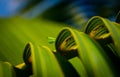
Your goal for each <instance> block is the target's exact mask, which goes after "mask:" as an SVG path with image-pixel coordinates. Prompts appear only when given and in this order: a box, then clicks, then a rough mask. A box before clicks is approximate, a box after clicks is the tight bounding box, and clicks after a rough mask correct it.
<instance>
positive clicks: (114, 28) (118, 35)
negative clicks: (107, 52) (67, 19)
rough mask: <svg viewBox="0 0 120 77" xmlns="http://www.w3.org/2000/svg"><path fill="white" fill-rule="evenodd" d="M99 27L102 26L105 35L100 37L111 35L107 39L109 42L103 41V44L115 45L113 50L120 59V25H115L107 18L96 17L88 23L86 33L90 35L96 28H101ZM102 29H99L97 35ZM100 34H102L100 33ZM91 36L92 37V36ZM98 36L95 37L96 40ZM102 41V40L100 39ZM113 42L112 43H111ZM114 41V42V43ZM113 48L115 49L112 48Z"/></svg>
mask: <svg viewBox="0 0 120 77" xmlns="http://www.w3.org/2000/svg"><path fill="white" fill-rule="evenodd" d="M99 25H102V28H104V29H103V31H104V32H103V33H102V34H100V35H99V37H100V36H102V35H103V34H105V33H109V34H110V35H109V36H110V37H106V39H107V40H105V41H103V42H107V41H108V43H107V44H109V43H113V45H114V46H115V47H114V49H113V50H115V51H113V53H115V54H116V55H118V56H119V57H120V40H119V39H120V24H117V23H115V22H114V23H113V22H111V21H109V20H107V19H105V18H102V17H99V16H95V17H93V18H91V19H90V20H89V21H88V23H87V24H86V27H85V33H87V34H89V35H90V33H91V32H92V31H94V28H96V27H100V26H99ZM102 28H98V29H97V30H96V31H95V32H96V33H97V32H98V31H99V30H101V29H102ZM98 33H100V32H98ZM90 36H91V35H90ZM95 37H96V35H94V36H93V38H94V39H96V38H95ZM100 40H102V38H101V39H100ZM109 40H111V41H109ZM112 41H113V42H112ZM110 48H113V47H110Z"/></svg>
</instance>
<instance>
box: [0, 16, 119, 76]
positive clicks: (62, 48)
mask: <svg viewBox="0 0 120 77" xmlns="http://www.w3.org/2000/svg"><path fill="white" fill-rule="evenodd" d="M1 21H2V20H1ZM11 21H12V22H11ZM20 21H23V20H21V19H19V20H18V21H17V20H15V19H10V20H6V22H9V24H12V25H15V26H12V28H11V26H6V25H9V24H8V23H4V22H1V23H3V24H2V25H5V27H2V29H1V31H0V32H1V33H0V34H1V35H0V37H1V38H0V41H1V43H2V44H3V46H2V44H1V47H0V60H1V62H0V77H80V76H81V77H119V76H120V75H119V73H120V72H119V69H120V66H119V65H120V40H119V39H120V34H119V33H120V24H119V22H118V19H117V22H112V21H110V20H108V19H105V18H102V17H99V16H95V17H93V18H91V19H90V20H89V21H88V22H87V24H86V25H85V27H84V29H82V30H84V31H83V32H80V31H78V30H75V29H72V28H69V27H64V28H63V26H59V27H58V26H56V24H60V23H51V22H48V24H46V23H45V22H46V21H47V20H44V21H42V20H41V22H39V21H38V20H34V21H33V20H32V21H31V20H28V21H23V22H24V24H22V26H20V25H21V22H20ZM39 23H40V24H42V26H41V25H40V26H39ZM17 24H19V26H16V25H17ZM28 24H29V26H28ZM33 24H35V25H34V26H32V25H33ZM26 25H27V26H26ZM43 25H49V26H47V28H46V26H43ZM53 25H54V26H53ZM61 25H63V24H61ZM61 28H62V30H61V31H60V32H58V30H60V29H61ZM39 29H40V30H39ZM5 30H6V31H5ZM41 32H42V33H41ZM8 33H9V34H10V35H8ZM58 33H59V34H58ZM57 34H58V35H57ZM56 36H57V37H56ZM11 37H12V38H11ZM8 39H9V40H8ZM24 45H25V47H23V46H24ZM5 47H6V48H5ZM12 47H13V48H14V49H13V48H12ZM22 48H24V50H22ZM2 51H4V52H2ZM12 51H13V52H12ZM21 51H22V52H21ZM22 54H23V56H21V55H22ZM13 55H14V56H13ZM18 56H19V57H18ZM21 59H23V60H21ZM3 61H9V62H10V63H11V64H12V65H11V64H10V63H6V62H3ZM6 73H7V74H6Z"/></svg>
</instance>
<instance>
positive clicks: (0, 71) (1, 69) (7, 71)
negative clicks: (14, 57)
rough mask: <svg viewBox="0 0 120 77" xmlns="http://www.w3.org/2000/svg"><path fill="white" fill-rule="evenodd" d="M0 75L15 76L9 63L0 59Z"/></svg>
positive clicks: (5, 76) (2, 76)
mask: <svg viewBox="0 0 120 77" xmlns="http://www.w3.org/2000/svg"><path fill="white" fill-rule="evenodd" d="M0 77H16V74H15V71H14V69H13V67H12V65H11V64H10V63H8V62H2V61H0Z"/></svg>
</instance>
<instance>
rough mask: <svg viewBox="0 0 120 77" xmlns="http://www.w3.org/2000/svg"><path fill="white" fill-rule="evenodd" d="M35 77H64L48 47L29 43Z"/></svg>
mask: <svg viewBox="0 0 120 77" xmlns="http://www.w3.org/2000/svg"><path fill="white" fill-rule="evenodd" d="M29 44H30V45H29V46H30V48H31V54H32V65H33V76H34V77H48V76H50V77H58V76H59V77H64V74H63V72H62V70H61V68H60V66H59V64H58V62H57V59H56V57H55V56H54V54H53V53H52V52H51V51H50V49H49V48H47V47H46V46H38V45H35V44H32V43H29Z"/></svg>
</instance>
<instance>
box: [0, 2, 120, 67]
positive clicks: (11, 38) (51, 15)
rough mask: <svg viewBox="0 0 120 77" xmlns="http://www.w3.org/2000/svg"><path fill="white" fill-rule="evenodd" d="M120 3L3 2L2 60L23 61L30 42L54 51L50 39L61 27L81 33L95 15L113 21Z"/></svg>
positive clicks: (0, 12) (0, 20) (0, 6)
mask: <svg viewBox="0 0 120 77" xmlns="http://www.w3.org/2000/svg"><path fill="white" fill-rule="evenodd" d="M119 3H120V0H96V1H95V0H0V60H1V61H8V62H10V63H12V64H13V65H17V64H19V63H22V62H23V59H22V54H23V51H24V46H25V44H26V43H27V42H29V41H31V42H33V43H36V44H38V45H47V46H49V47H50V48H51V50H54V49H55V48H54V43H53V44H50V43H49V39H48V37H53V38H56V37H57V35H58V33H59V32H60V30H61V28H63V27H72V28H75V29H77V30H80V31H82V29H83V27H84V25H85V24H86V23H87V21H88V20H89V19H90V18H91V17H93V16H101V17H104V18H107V19H109V20H111V21H115V17H116V15H117V13H118V11H119V10H120V4H119Z"/></svg>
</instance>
